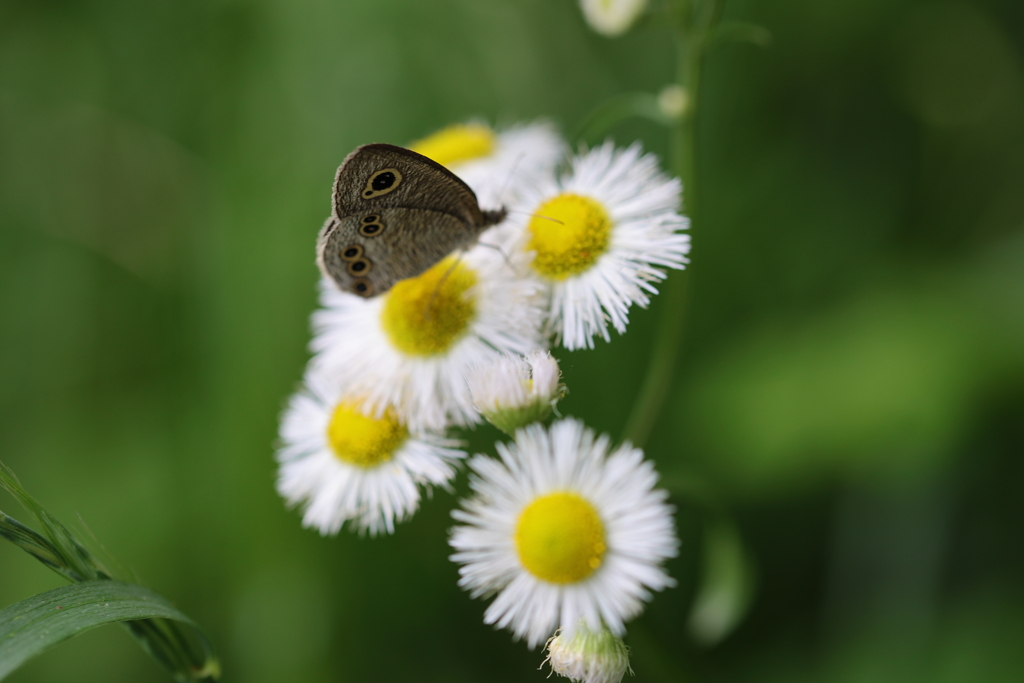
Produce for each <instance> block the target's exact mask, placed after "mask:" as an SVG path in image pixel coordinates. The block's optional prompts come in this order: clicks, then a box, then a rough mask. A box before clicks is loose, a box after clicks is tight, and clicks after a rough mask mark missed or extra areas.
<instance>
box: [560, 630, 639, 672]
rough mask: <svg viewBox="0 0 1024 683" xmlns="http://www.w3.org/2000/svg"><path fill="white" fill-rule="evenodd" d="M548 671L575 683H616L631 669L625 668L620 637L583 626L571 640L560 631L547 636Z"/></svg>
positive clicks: (626, 662) (626, 656)
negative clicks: (549, 669) (549, 666)
mask: <svg viewBox="0 0 1024 683" xmlns="http://www.w3.org/2000/svg"><path fill="white" fill-rule="evenodd" d="M545 647H546V648H547V651H548V656H547V659H545V660H544V663H543V664H541V666H543V665H544V664H550V665H551V671H553V672H554V673H556V674H558V675H559V676H562V677H564V678H568V679H569V680H571V681H574V682H578V683H619V681H621V680H622V677H623V676H625V675H626V672H627V671H629V672H630V673H632V669H630V667H629V648H628V647H626V644H625V643H624V642H622V638H619V637H618V636H616V635H613V634H612V633H611V631H609V630H608V629H603V630H601V631H598V632H597V633H593V632H591V631H590V630H589V629H587V627H586V626H583V625H581V626H579V627H577V628H576V633H575V634H574V635H573V636H572V637H571V638H566V637H564V636H563V635H562V633H561V632H558V633H556V634H555V635H553V636H551V638H550V639H549V640H548V643H547V645H546V646H545Z"/></svg>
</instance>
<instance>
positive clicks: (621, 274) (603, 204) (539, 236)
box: [510, 142, 690, 349]
mask: <svg viewBox="0 0 1024 683" xmlns="http://www.w3.org/2000/svg"><path fill="white" fill-rule="evenodd" d="M680 191H681V187H680V183H679V181H678V180H677V179H675V178H670V177H668V176H666V175H664V174H663V173H661V172H660V171H659V170H658V162H657V159H656V157H654V155H651V154H643V153H642V151H641V149H640V145H639V144H634V145H631V146H630V147H628V148H626V149H615V147H614V145H613V144H612V143H611V142H607V143H605V144H604V145H602V146H600V147H598V148H596V149H593V150H591V151H589V152H586V153H583V154H581V155H580V156H578V157H576V158H575V159H573V161H572V167H571V168H570V170H569V171H568V172H566V173H565V174H564V175H562V176H561V177H560V178H554V177H549V180H548V182H547V183H546V184H544V185H543V186H541V187H540V188H539V191H538V192H537V193H536V194H535V195H534V196H532V197H530V198H528V199H527V201H526V203H525V204H524V206H525V207H527V208H528V213H530V214H532V218H530V219H529V220H528V222H527V223H526V224H525V226H523V227H522V231H521V233H520V237H519V243H520V245H521V247H520V248H521V249H523V250H525V251H527V252H532V253H533V254H535V256H534V258H533V261H532V270H533V271H534V273H535V274H536V275H537V276H538V277H539V278H540V279H541V280H542V281H544V282H546V283H547V285H548V287H549V291H550V297H551V301H550V319H549V325H550V327H551V328H552V330H553V331H554V332H555V333H556V334H557V335H558V336H559V337H560V339H561V343H562V345H563V346H565V348H567V349H578V348H582V347H584V346H586V347H588V348H593V347H594V337H595V336H597V335H600V336H601V337H602V338H603V339H604V340H605V341H610V337H609V334H608V323H609V322H610V323H611V325H612V327H614V328H615V330H616V331H617V332H618V333H619V334H622V333H623V332H625V330H626V324H627V323H628V315H627V313H628V311H629V307H630V306H631V305H632V304H637V305H639V306H647V304H648V303H650V298H649V295H651V294H657V291H658V290H657V289H655V287H654V285H653V284H652V283H654V282H658V281H660V280H663V279H664V278H665V269H666V268H678V269H681V268H683V267H684V265H685V264H686V263H687V262H688V261H687V259H686V254H687V253H688V252H689V251H690V236H689V235H687V234H684V233H681V232H680V231H681V230H685V229H686V228H687V227H688V226H689V221H688V219H687V218H686V217H685V216H681V215H680V214H679V213H678V208H679V201H680ZM510 221H513V222H520V223H521V222H522V220H521V219H520V220H519V221H517V219H516V217H514V216H513V217H512V218H511V219H510Z"/></svg>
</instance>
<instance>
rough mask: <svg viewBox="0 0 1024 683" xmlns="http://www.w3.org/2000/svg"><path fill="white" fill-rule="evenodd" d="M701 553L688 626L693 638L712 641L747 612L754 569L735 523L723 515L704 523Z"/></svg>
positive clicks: (707, 643) (705, 641) (704, 641)
mask: <svg viewBox="0 0 1024 683" xmlns="http://www.w3.org/2000/svg"><path fill="white" fill-rule="evenodd" d="M703 556H704V558H703V565H704V568H703V577H702V579H701V585H700V588H699V589H698V591H697V597H696V599H695V600H694V603H693V608H692V609H691V611H690V619H689V622H688V623H687V627H688V629H689V631H690V635H691V636H693V638H694V640H696V641H697V642H699V643H701V644H703V645H714V644H716V643H718V642H720V641H721V640H722V639H723V638H725V637H726V636H728V635H729V634H730V633H732V631H733V629H735V628H736V626H738V625H739V623H740V622H741V621H742V620H743V617H744V616H746V613H747V609H748V608H749V607H750V603H751V598H752V597H753V594H754V570H753V562H752V561H751V559H750V557H749V556H748V554H747V551H746V549H745V548H744V546H743V539H742V538H740V534H739V531H738V530H737V529H736V526H735V524H733V523H732V522H731V521H730V520H728V519H726V518H723V517H718V518H716V519H713V520H710V521H709V522H708V523H707V526H706V528H705V529H704V551H703Z"/></svg>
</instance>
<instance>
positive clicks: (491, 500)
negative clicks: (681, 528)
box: [449, 420, 678, 647]
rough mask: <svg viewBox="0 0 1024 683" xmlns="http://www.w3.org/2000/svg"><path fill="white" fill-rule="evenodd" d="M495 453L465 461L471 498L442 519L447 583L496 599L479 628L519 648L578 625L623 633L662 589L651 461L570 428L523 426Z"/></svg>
mask: <svg viewBox="0 0 1024 683" xmlns="http://www.w3.org/2000/svg"><path fill="white" fill-rule="evenodd" d="M497 448H498V453H499V455H500V456H501V461H500V462H499V461H498V460H495V459H493V458H488V457H485V456H482V455H477V456H474V457H473V458H472V459H471V460H470V463H469V466H470V469H471V470H472V471H473V474H472V475H471V477H470V485H471V487H472V488H473V491H474V492H475V494H476V495H475V496H474V497H473V498H472V499H471V500H468V501H464V502H463V509H461V510H455V511H454V512H452V516H453V517H455V519H457V520H458V521H460V522H462V523H463V524H462V525H461V526H456V527H455V528H454V529H453V530H452V536H451V539H450V541H449V543H450V544H451V546H452V547H453V548H454V549H455V550H456V553H455V554H454V555H452V558H451V559H452V560H453V561H454V562H457V563H459V564H461V565H463V566H462V567H461V568H460V569H459V575H460V577H461V578H460V579H459V585H460V586H462V587H463V588H464V589H466V590H468V591H469V592H470V594H471V595H472V596H473V597H480V596H486V595H492V594H495V593H497V597H496V598H495V600H494V602H492V603H491V604H490V606H489V607H488V608H487V611H486V612H485V613H484V622H485V623H487V624H495V625H496V626H498V627H500V628H510V629H511V630H512V631H513V632H514V633H515V635H516V637H517V638H526V640H527V642H528V644H529V645H530V647H534V646H536V645H537V644H538V643H541V642H543V641H544V640H545V639H546V638H547V637H548V636H549V635H551V633H552V632H554V630H555V629H556V628H561V629H562V637H563V638H567V639H571V638H572V637H573V635H574V633H575V630H576V628H577V625H578V624H580V623H582V624H584V625H585V626H586V628H587V629H589V630H590V631H591V632H599V631H601V630H603V629H604V628H607V629H608V630H610V631H611V632H612V633H614V634H616V635H621V634H622V633H624V631H625V628H624V623H625V622H626V621H627V620H629V619H632V618H633V617H635V616H637V615H638V614H640V612H641V611H642V609H643V602H644V601H645V600H649V599H650V597H651V591H652V590H661V589H663V588H665V587H667V586H671V585H673V581H672V579H671V578H669V576H668V575H667V574H666V573H665V571H664V569H662V567H661V563H662V562H663V561H664V560H665V559H667V558H669V557H673V556H674V555H675V554H676V549H677V546H678V541H677V540H676V536H675V531H674V529H673V523H672V509H671V507H670V506H669V505H668V504H666V502H665V499H666V497H667V494H666V493H665V491H661V490H656V489H655V488H654V484H655V482H656V480H657V478H658V477H657V474H656V473H655V471H654V467H653V465H652V464H651V463H650V462H649V461H644V459H643V453H642V452H641V451H640V450H639V449H637V448H633V447H631V446H630V445H628V444H625V445H623V446H621V447H619V448H618V449H617V450H616V451H615V452H614V453H612V454H611V455H609V454H608V451H609V440H608V437H607V436H601V437H599V438H597V439H595V438H594V433H593V432H592V431H590V430H589V429H587V428H586V427H585V426H584V425H583V423H582V422H580V421H577V420H562V421H560V422H556V423H554V424H553V425H552V426H551V428H550V430H545V429H544V428H543V427H542V426H540V425H538V424H533V425H530V426H528V427H526V428H525V429H521V430H519V431H518V432H516V440H515V443H514V444H512V445H505V444H500V443H499V444H498V445H497Z"/></svg>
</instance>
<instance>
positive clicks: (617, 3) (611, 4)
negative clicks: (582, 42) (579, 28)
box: [580, 0, 647, 36]
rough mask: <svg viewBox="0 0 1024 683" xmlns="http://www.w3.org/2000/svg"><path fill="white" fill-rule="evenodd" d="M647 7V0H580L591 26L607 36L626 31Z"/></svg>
mask: <svg viewBox="0 0 1024 683" xmlns="http://www.w3.org/2000/svg"><path fill="white" fill-rule="evenodd" d="M645 7H647V0H580V9H581V10H583V17H584V18H585V19H586V20H587V23H588V24H590V28H592V29H594V30H595V31H597V32H598V33H600V34H602V35H606V36H617V35H620V34H622V33H625V32H626V30H627V29H629V27H630V26H632V25H633V22H634V21H636V18H637V17H639V16H640V13H641V12H643V11H644V8H645Z"/></svg>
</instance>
